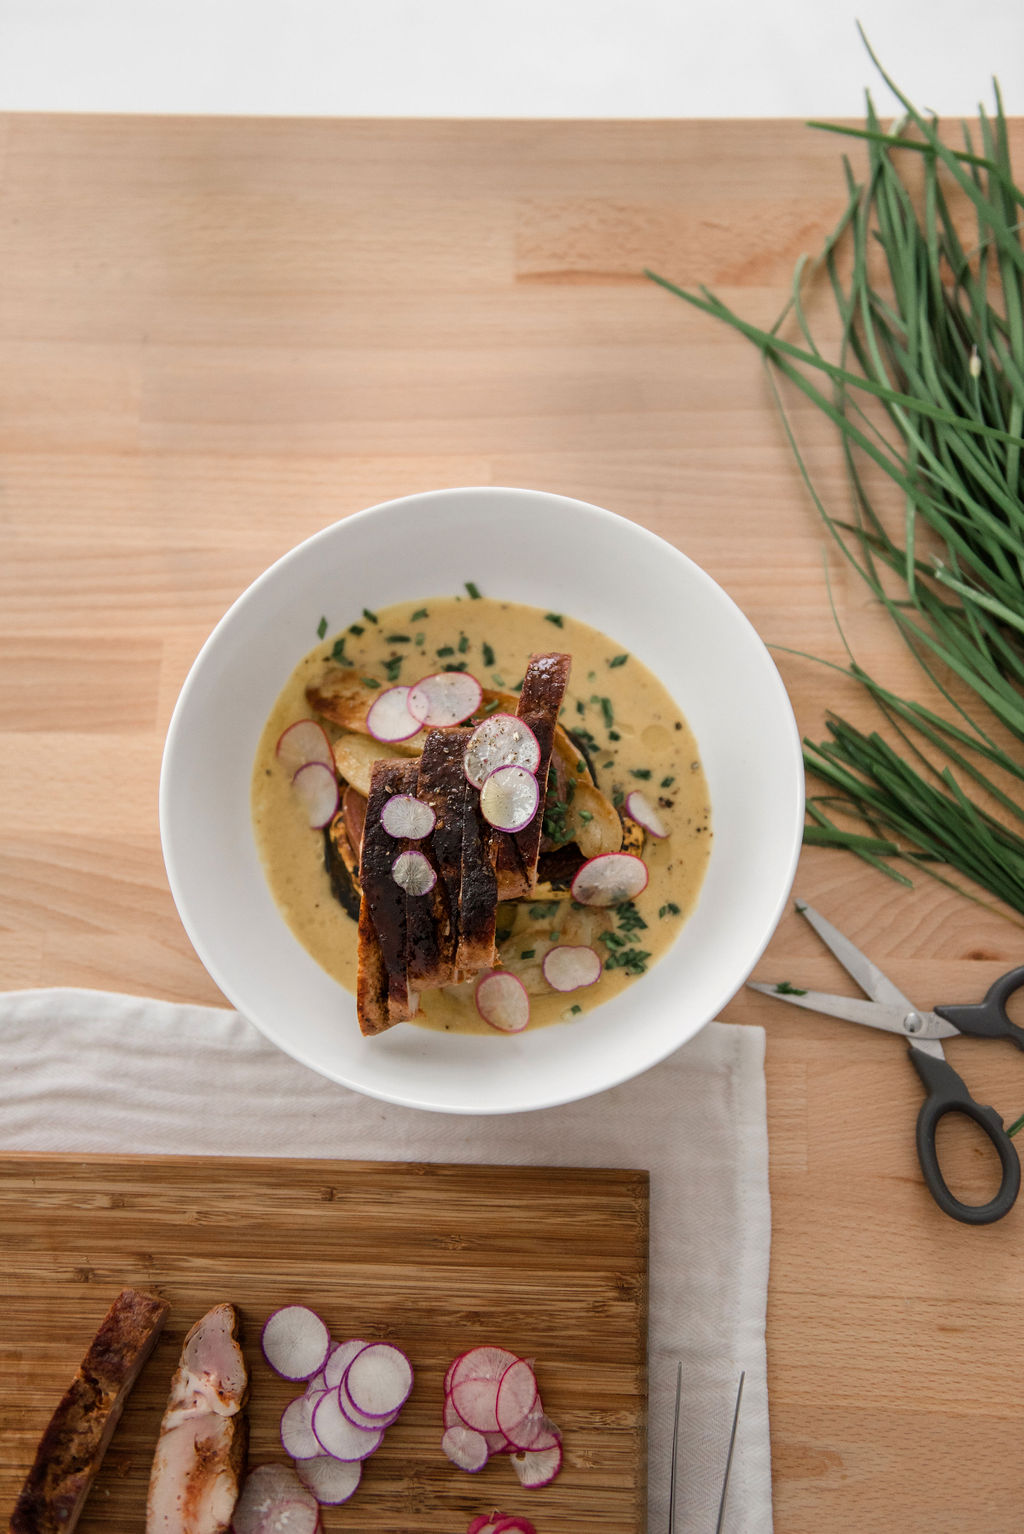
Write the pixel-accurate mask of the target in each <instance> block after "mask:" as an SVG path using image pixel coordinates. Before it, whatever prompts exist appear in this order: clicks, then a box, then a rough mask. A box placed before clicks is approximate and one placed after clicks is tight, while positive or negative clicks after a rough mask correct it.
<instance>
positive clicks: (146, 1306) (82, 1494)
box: [8, 1289, 170, 1534]
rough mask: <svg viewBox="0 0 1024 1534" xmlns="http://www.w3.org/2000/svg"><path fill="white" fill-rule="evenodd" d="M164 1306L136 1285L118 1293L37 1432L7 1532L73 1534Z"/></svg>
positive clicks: (164, 1313)
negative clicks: (39, 1436) (33, 1453)
mask: <svg viewBox="0 0 1024 1534" xmlns="http://www.w3.org/2000/svg"><path fill="white" fill-rule="evenodd" d="M169 1309H170V1306H169V1305H168V1304H167V1302H166V1301H165V1300H161V1299H158V1298H157V1297H156V1296H155V1295H152V1294H145V1293H142V1292H140V1291H139V1290H137V1289H124V1290H122V1292H121V1293H120V1294H119V1295H118V1297H117V1299H116V1300H115V1301H114V1303H113V1305H112V1306H111V1307H110V1310H109V1311H108V1312H107V1315H106V1316H105V1318H104V1320H103V1322H102V1324H101V1326H100V1329H99V1331H98V1332H97V1333H96V1336H95V1337H94V1338H93V1340H92V1344H91V1346H90V1348H89V1351H88V1352H87V1353H86V1355H85V1357H84V1358H83V1360H82V1363H81V1367H80V1368H79V1370H78V1373H77V1374H76V1376H75V1378H74V1380H73V1381H72V1383H71V1385H70V1386H69V1388H68V1390H67V1391H66V1392H65V1394H64V1397H63V1399H62V1400H61V1402H60V1405H59V1406H58V1407H57V1410H56V1411H55V1412H54V1414H53V1416H52V1417H51V1419H50V1423H49V1426H48V1427H47V1429H46V1431H45V1432H44V1434H43V1436H42V1439H41V1441H40V1444H39V1449H38V1451H37V1453H36V1458H35V1462H34V1464H33V1466H32V1468H31V1470H30V1471H29V1473H28V1476H27V1477H26V1480H25V1484H24V1486H23V1487H22V1489H21V1494H20V1496H19V1497H18V1501H17V1503H16V1505H15V1508H14V1511H13V1513H12V1514H11V1519H10V1523H9V1525H8V1534H71V1531H72V1530H73V1529H74V1527H75V1525H76V1524H77V1523H78V1520H79V1517H80V1516H81V1512H82V1508H83V1507H84V1505H85V1499H86V1497H87V1496H88V1495H89V1488H90V1487H91V1485H92V1483H93V1480H94V1479H95V1476H96V1472H97V1470H98V1469H99V1467H100V1462H101V1461H102V1459H103V1456H104V1454H105V1453H106V1449H107V1445H108V1444H109V1443H110V1440H111V1438H112V1436H113V1433H114V1429H115V1427H116V1426H117V1424H118V1421H119V1419H120V1417H121V1413H122V1411H123V1409H124V1404H125V1401H126V1400H127V1399H128V1395H129V1393H130V1391H131V1389H132V1386H133V1385H134V1384H135V1381H136V1380H137V1379H138V1377H139V1374H140V1373H141V1371H142V1366H143V1364H144V1363H145V1362H146V1359H147V1358H148V1357H149V1355H150V1353H151V1352H152V1351H153V1348H154V1346H155V1345H156V1340H157V1338H158V1337H159V1335H160V1331H161V1328H162V1327H163V1324H164V1321H165V1319H166V1317H167V1312H168V1310H169Z"/></svg>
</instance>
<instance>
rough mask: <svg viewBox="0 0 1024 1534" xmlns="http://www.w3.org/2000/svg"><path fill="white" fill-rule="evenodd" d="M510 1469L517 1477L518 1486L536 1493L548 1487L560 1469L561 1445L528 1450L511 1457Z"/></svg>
mask: <svg viewBox="0 0 1024 1534" xmlns="http://www.w3.org/2000/svg"><path fill="white" fill-rule="evenodd" d="M512 1468H513V1470H514V1471H515V1473H516V1475H517V1476H518V1477H519V1484H520V1486H524V1487H526V1489H527V1490H528V1491H537V1490H539V1489H540V1487H541V1486H550V1484H551V1482H552V1481H553V1480H554V1479H555V1476H556V1475H557V1474H558V1472H559V1471H560V1470H561V1468H562V1445H561V1444H560V1443H556V1444H553V1445H552V1447H551V1448H550V1449H529V1450H527V1451H526V1452H525V1453H516V1454H513V1455H512Z"/></svg>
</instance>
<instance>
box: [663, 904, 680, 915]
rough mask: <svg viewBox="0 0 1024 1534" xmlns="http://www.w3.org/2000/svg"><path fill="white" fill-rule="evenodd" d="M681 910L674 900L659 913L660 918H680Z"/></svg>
mask: <svg viewBox="0 0 1024 1534" xmlns="http://www.w3.org/2000/svg"><path fill="white" fill-rule="evenodd" d="M680 914H681V913H680V910H679V907H678V906H677V905H676V903H675V901H674V900H668V901H666V902H665V904H664V905H663V906H662V907H661V909H660V910H659V911H658V915H659V916H679V915H680Z"/></svg>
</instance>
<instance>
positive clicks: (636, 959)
mask: <svg viewBox="0 0 1024 1534" xmlns="http://www.w3.org/2000/svg"><path fill="white" fill-rule="evenodd" d="M650 957H651V956H650V954H649V953H647V952H646V950H645V949H643V948H624V949H623V950H622V952H621V953H610V954H609V955H608V957H607V959H605V961H604V967H605V969H624V970H625V971H626V973H627V975H642V974H644V973H645V971H646V969H647V960H648V959H649V958H650Z"/></svg>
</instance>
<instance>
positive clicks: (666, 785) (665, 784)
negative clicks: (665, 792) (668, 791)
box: [661, 778, 675, 788]
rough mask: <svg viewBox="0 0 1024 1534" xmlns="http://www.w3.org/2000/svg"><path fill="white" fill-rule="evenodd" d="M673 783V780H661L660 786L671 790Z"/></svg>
mask: <svg viewBox="0 0 1024 1534" xmlns="http://www.w3.org/2000/svg"><path fill="white" fill-rule="evenodd" d="M674 782H675V778H662V780H661V786H662V788H671V787H672V784H673V783H674Z"/></svg>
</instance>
